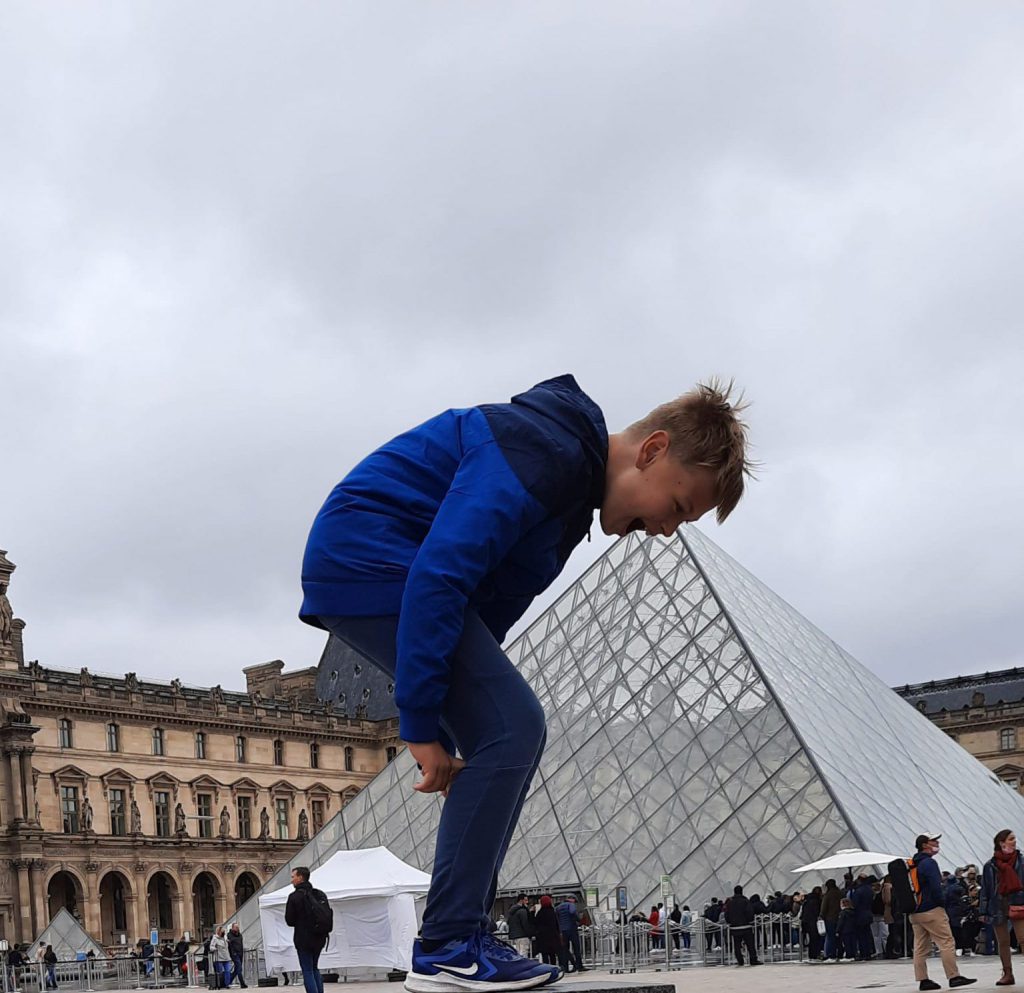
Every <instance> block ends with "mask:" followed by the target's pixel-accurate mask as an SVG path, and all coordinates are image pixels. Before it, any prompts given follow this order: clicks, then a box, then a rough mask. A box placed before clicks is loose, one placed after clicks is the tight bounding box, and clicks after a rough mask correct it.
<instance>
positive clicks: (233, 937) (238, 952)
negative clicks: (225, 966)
mask: <svg viewBox="0 0 1024 993" xmlns="http://www.w3.org/2000/svg"><path fill="white" fill-rule="evenodd" d="M244 951H245V945H244V944H243V942H242V932H241V931H239V932H238V934H235V932H234V931H228V954H229V955H230V956H231V957H232V958H236V957H237V958H241V957H242V953H243V952H244Z"/></svg>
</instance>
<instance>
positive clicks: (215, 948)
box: [210, 927, 231, 990]
mask: <svg viewBox="0 0 1024 993" xmlns="http://www.w3.org/2000/svg"><path fill="white" fill-rule="evenodd" d="M210 955H211V956H212V957H213V975H214V978H215V982H214V987H215V989H218V990H220V989H227V987H228V986H230V985H231V951H230V950H229V948H228V939H227V937H226V936H225V934H224V928H223V927H218V928H217V930H216V932H215V933H214V935H213V937H212V938H210Z"/></svg>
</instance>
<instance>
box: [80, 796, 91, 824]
mask: <svg viewBox="0 0 1024 993" xmlns="http://www.w3.org/2000/svg"><path fill="white" fill-rule="evenodd" d="M82 830H83V831H91V830H92V804H91V803H90V802H89V798H88V797H86V798H85V799H84V800H83V801H82Z"/></svg>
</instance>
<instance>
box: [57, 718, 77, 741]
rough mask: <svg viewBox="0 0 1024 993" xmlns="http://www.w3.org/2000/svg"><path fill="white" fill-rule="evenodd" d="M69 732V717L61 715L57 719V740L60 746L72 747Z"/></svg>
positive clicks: (70, 733) (71, 738)
mask: <svg viewBox="0 0 1024 993" xmlns="http://www.w3.org/2000/svg"><path fill="white" fill-rule="evenodd" d="M73 740H74V739H73V737H72V732H71V719H70V718H68V717H62V718H61V719H60V720H59V721H57V741H58V744H59V745H60V747H61V748H74V747H75V746H74V744H73Z"/></svg>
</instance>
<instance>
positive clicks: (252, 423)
mask: <svg viewBox="0 0 1024 993" xmlns="http://www.w3.org/2000/svg"><path fill="white" fill-rule="evenodd" d="M1022 50H1024V7H1022V6H1020V5H1017V4H1000V3H987V4H979V3H975V2H961V3H944V2H937V0H928V2H907V3H901V4H893V3H889V2H871V0H857V2H847V3H844V2H835V3H828V4H823V3H820V2H805V3H794V2H783V0H773V2H772V3H770V4H766V3H763V2H752V3H739V2H729V0H715V2H711V0H708V2H702V3H646V2H642V0H632V2H630V3H605V2H599V0H588V2H586V3H584V2H579V3H559V2H552V0H545V2H540V3H530V2H521V3H515V4H505V3H493V2H479V0H474V2H471V3H470V2H447V3H433V4H431V3H420V2H417V3H400V2H387V0H373V2H369V3H358V2H350V3H346V4H325V3H303V2H292V3H288V4H283V3H265V2H253V0H246V2H244V3H242V2H219V3H217V4H209V3H205V2H202V3H199V2H175V3H170V2H164V3H153V2H142V0H132V2H123V3H117V2H104V3H102V4H100V3H91V2H87V0H76V2H67V3H60V2H53V3H47V4H39V3H35V2H30V0H29V2H20V0H8V2H6V3H4V4H3V6H2V8H0V134H2V135H3V146H4V152H3V154H0V548H5V549H7V550H8V553H9V557H10V558H11V560H12V561H14V562H15V563H17V565H18V570H17V572H16V573H15V574H14V578H13V582H12V586H11V590H10V599H11V603H12V606H13V608H14V610H15V613H16V614H17V615H18V616H20V617H22V618H24V619H25V621H26V623H27V625H28V626H27V628H26V630H25V648H26V656H27V658H30V659H35V658H38V659H39V660H40V661H41V662H43V664H45V665H50V666H58V667H65V668H72V669H77V668H78V667H80V666H83V665H85V666H88V667H89V668H90V669H91V670H92V671H94V672H110V673H115V674H120V673H124V672H128V671H132V672H136V673H138V675H139V676H140V677H145V678H155V679H164V680H169V679H170V678H172V677H173V676H177V677H179V678H181V679H183V680H184V681H185V682H188V683H193V684H198V685H211V684H215V683H220V684H222V685H223V686H224V687H225V688H242V687H243V686H244V677H243V675H242V672H241V670H242V668H243V667H244V666H247V665H253V664H256V663H259V662H263V661H266V660H269V659H275V658H280V659H283V660H284V661H285V662H286V664H287V665H288V667H289V668H297V667H304V666H308V665H313V664H315V663H316V661H317V660H318V658H319V655H320V652H321V650H322V647H323V634H322V633H321V632H318V631H316V630H315V629H313V628H309V627H307V626H305V625H303V624H301V623H300V622H299V621H298V619H297V611H298V606H299V602H300V597H301V594H300V588H299V568H300V562H301V556H302V550H303V546H304V543H305V538H306V535H307V532H308V529H309V525H310V523H311V521H312V519H313V516H314V514H315V513H316V511H317V509H318V507H319V506H320V504H321V503H322V501H323V500H324V498H325V497H326V495H327V493H328V492H329V491H330V489H331V487H332V486H333V485H334V484H335V483H336V482H337V481H338V480H339V479H340V478H341V477H342V476H343V475H344V474H345V472H346V471H347V470H348V469H349V468H350V467H351V466H352V465H353V464H355V462H357V461H358V460H359V459H360V458H361V457H362V456H363V455H364V454H366V453H367V452H368V451H370V450H372V449H373V448H374V447H375V446H377V445H378V444H380V443H382V442H384V441H386V440H387V439H388V438H390V437H392V436H393V435H394V434H396V433H398V432H400V431H402V430H404V429H406V428H408V427H410V426H411V425H413V424H415V423H418V422H420V421H422V420H424V419H426V418H427V417H429V416H432V415H433V414H435V413H437V412H438V411H440V410H442V409H444V408H447V407H457V406H467V405H472V404H475V403H482V402H491V401H502V400H506V399H507V398H508V397H510V396H511V395H512V394H514V393H517V392H520V391H522V390H523V389H526V388H528V387H529V386H531V385H532V384H534V383H536V382H538V381H540V380H542V379H545V378H548V377H550V376H552V375H557V374H560V373H563V372H572V373H574V374H575V375H576V377H577V379H578V380H579V382H580V384H581V385H582V386H583V388H584V389H585V390H587V392H588V393H589V394H590V395H591V396H592V397H593V398H594V399H595V400H596V401H597V402H598V403H599V404H600V405H601V407H602V408H603V410H604V412H605V415H606V419H607V422H608V425H609V427H610V428H611V429H612V430H618V429H621V428H622V427H624V426H626V425H627V424H629V423H630V422H632V421H633V420H635V419H637V418H639V417H640V416H642V415H643V414H645V413H646V412H647V411H648V410H649V409H650V408H651V407H653V406H655V405H656V404H658V403H660V402H662V401H663V400H666V399H668V398H670V397H672V396H675V395H677V394H679V393H682V392H684V391H685V390H686V389H688V388H689V387H690V386H691V385H692V384H693V383H694V382H695V381H696V380H698V379H701V378H705V377H707V376H710V375H719V376H723V377H726V378H734V379H735V380H736V382H737V384H739V386H740V387H742V389H743V390H744V392H745V394H746V396H747V398H748V399H749V400H750V401H751V407H750V409H749V411H748V415H747V417H748V421H749V424H750V430H751V436H752V439H753V442H754V456H755V458H757V459H758V460H759V461H760V463H761V466H762V467H761V469H760V471H759V474H758V479H757V480H756V482H753V483H752V484H751V485H750V487H749V490H748V493H747V495H746V496H745V498H744V500H743V502H742V503H741V505H740V507H739V508H738V509H737V511H736V512H735V514H734V515H733V517H731V518H730V519H729V520H728V521H727V522H726V523H725V524H724V525H723V526H721V527H719V526H717V525H716V524H715V523H714V522H713V521H711V520H706V522H705V524H704V525H703V526H704V529H705V531H706V532H707V533H708V534H709V535H710V536H711V537H712V538H713V540H715V541H716V542H718V543H719V544H720V545H722V546H723V547H724V548H725V549H726V550H727V551H728V552H729V553H730V554H732V555H733V556H734V557H736V558H737V559H738V560H739V561H740V562H741V563H743V564H744V565H745V566H746V567H747V568H748V569H750V570H751V571H752V572H754V573H755V574H756V575H757V576H759V577H760V578H761V579H762V580H763V581H765V582H766V583H768V585H770V586H771V587H773V588H774V589H775V590H776V591H778V592H779V593H780V594H781V595H782V596H784V597H785V598H786V599H787V600H788V601H789V602H790V603H792V604H793V605H794V606H796V607H797V608H798V609H799V610H801V611H802V612H803V613H804V614H805V615H806V616H807V617H809V618H810V619H811V620H812V621H814V622H815V623H816V624H818V625H819V626H820V627H821V628H823V629H824V630H825V631H826V632H828V633H829V635H831V636H832V637H833V638H834V639H835V640H836V641H837V642H838V643H839V644H841V645H842V646H843V647H844V648H846V649H847V650H848V651H850V652H852V653H853V654H854V655H855V656H856V657H857V658H859V659H860V660H861V661H862V662H863V663H864V664H865V665H867V666H868V667H869V668H870V669H872V670H873V671H875V672H876V673H878V674H879V675H880V676H881V677H882V678H883V679H885V680H887V681H888V682H889V683H891V684H897V683H903V682H907V681H918V680H927V679H932V678H939V677H947V676H952V675H956V674H960V673H972V672H980V671H985V670H994V669H999V668H1004V667H1009V666H1014V665H1018V664H1024V654H1022V652H1021V649H1020V641H1021V638H1020V633H1019V619H1020V616H1021V609H1020V603H1019V599H1020V591H1021V589H1022V587H1024V568H1022V566H1021V548H1022V547H1024V524H1022V522H1021V512H1020V508H1021V507H1022V505H1024V457H1022V446H1021V439H1020V420H1021V415H1020V394H1021V389H1020V382H1021V378H1022V374H1024V340H1022V339H1024V336H1022V334H1021V314H1022V313H1024V306H1022V304H1024V299H1022V298H1024V290H1022V285H1024V281H1022V280H1021V275H1020V274H1021V269H1022V265H1021V264H1022V261H1024V251H1022V249H1024V245H1022V238H1024V236H1022V232H1024V129H1022V127H1021V114H1020V108H1021V106H1024V61H1022V60H1021V58H1020V52H1021V51H1022ZM594 530H595V534H594V540H593V541H592V542H590V543H584V544H583V545H582V546H581V547H580V548H579V549H578V550H577V551H576V553H575V554H574V556H573V558H572V559H571V560H570V562H569V564H568V566H567V568H566V570H565V572H564V573H563V576H562V577H561V579H560V581H559V585H558V586H557V587H556V588H555V589H553V590H552V591H550V593H549V595H548V596H546V597H545V598H543V599H542V600H541V601H538V603H537V604H535V606H534V608H533V609H532V612H531V614H529V615H527V620H528V619H529V618H530V617H533V616H536V613H537V612H538V611H539V610H540V609H541V607H542V606H543V605H544V604H545V603H548V602H550V601H551V599H552V597H553V596H554V595H555V594H556V593H557V592H558V590H559V589H564V587H565V586H566V585H567V584H568V583H569V582H571V581H572V580H573V579H574V578H575V577H577V576H578V575H579V574H580V573H581V572H582V571H583V569H584V568H585V567H586V566H587V565H588V564H589V563H590V562H591V561H592V560H593V559H594V558H595V557H596V556H597V555H599V554H600V553H601V552H602V551H604V550H605V549H606V548H607V547H609V544H610V539H606V538H604V537H603V536H601V535H600V532H599V529H598V528H597V527H595V529H594Z"/></svg>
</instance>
